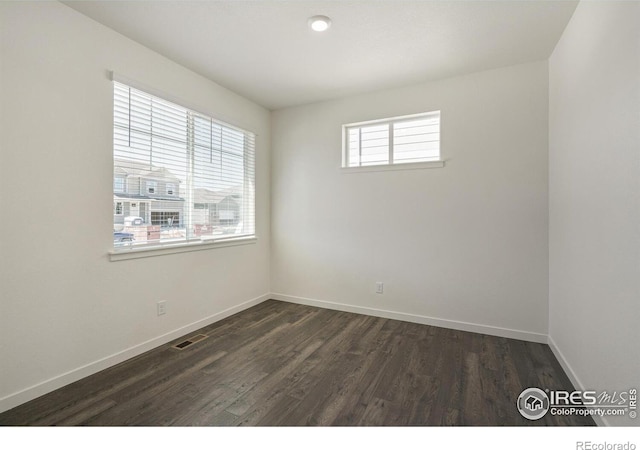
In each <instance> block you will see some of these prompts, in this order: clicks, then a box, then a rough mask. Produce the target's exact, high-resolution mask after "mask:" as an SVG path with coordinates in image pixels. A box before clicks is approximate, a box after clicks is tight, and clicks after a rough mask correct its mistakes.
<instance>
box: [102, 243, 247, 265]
mask: <svg viewBox="0 0 640 450" xmlns="http://www.w3.org/2000/svg"><path fill="white" fill-rule="evenodd" d="M257 241H258V238H257V237H239V238H230V239H224V240H219V241H211V242H207V241H198V242H180V243H174V244H170V243H169V244H159V245H153V246H146V247H119V248H118V249H115V250H112V251H110V252H109V260H110V261H112V262H115V261H124V260H128V259H137V258H150V257H153V256H162V255H172V254H174V253H185V252H197V251H200V250H210V249H214V248H221V247H233V246H236V245H247V244H255V243H256V242H257Z"/></svg>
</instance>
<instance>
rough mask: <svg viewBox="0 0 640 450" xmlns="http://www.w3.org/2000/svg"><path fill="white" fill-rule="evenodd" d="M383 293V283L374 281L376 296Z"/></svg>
mask: <svg viewBox="0 0 640 450" xmlns="http://www.w3.org/2000/svg"><path fill="white" fill-rule="evenodd" d="M383 292H384V283H383V282H382V281H376V294H382V293H383Z"/></svg>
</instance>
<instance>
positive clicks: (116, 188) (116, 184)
mask: <svg viewBox="0 0 640 450" xmlns="http://www.w3.org/2000/svg"><path fill="white" fill-rule="evenodd" d="M113 192H124V178H122V177H115V178H114V179H113Z"/></svg>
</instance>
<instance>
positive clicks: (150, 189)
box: [147, 181, 158, 194]
mask: <svg viewBox="0 0 640 450" xmlns="http://www.w3.org/2000/svg"><path fill="white" fill-rule="evenodd" d="M156 189H158V183H157V182H155V181H147V193H148V194H155V193H156Z"/></svg>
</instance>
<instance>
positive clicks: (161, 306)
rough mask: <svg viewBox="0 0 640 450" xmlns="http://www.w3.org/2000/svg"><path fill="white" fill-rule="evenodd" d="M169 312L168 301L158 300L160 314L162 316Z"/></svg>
mask: <svg viewBox="0 0 640 450" xmlns="http://www.w3.org/2000/svg"><path fill="white" fill-rule="evenodd" d="M166 313H167V302H164V301H163V302H158V315H159V316H161V315H163V314H166Z"/></svg>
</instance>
